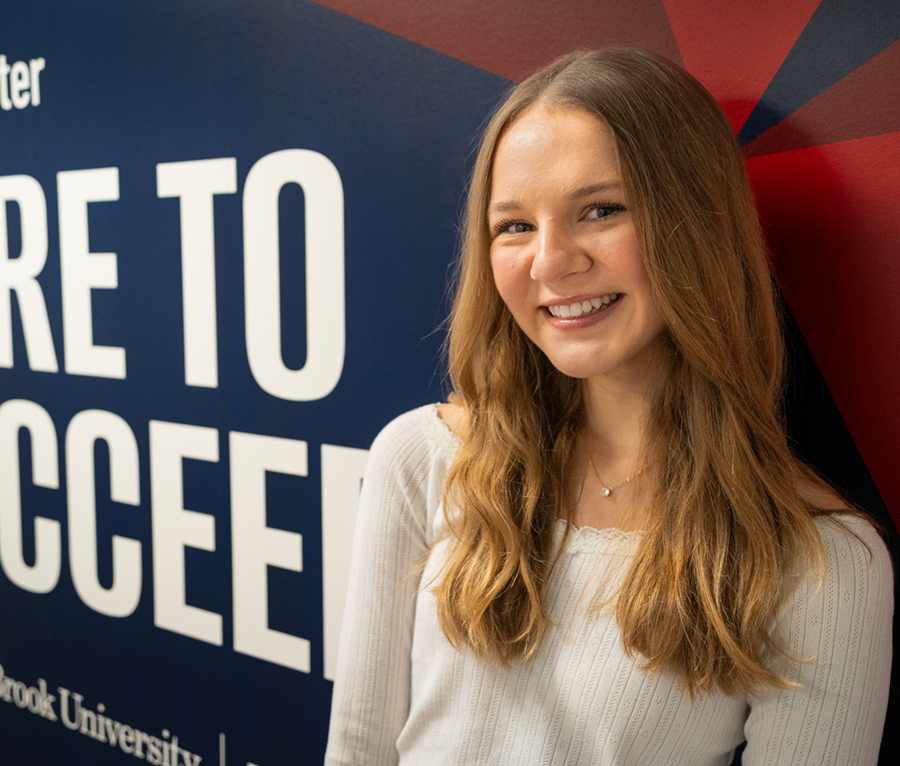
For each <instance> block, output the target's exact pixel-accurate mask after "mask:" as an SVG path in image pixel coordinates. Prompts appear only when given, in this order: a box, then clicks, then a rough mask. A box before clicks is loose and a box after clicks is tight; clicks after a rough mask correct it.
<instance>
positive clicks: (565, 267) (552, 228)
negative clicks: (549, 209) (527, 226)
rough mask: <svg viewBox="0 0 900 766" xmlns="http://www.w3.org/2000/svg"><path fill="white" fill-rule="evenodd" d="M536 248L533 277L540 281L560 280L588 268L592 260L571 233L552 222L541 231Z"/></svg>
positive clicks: (549, 282)
mask: <svg viewBox="0 0 900 766" xmlns="http://www.w3.org/2000/svg"><path fill="white" fill-rule="evenodd" d="M535 247H536V248H537V252H535V254H534V259H533V260H532V262H531V278H532V279H535V280H537V281H539V282H544V283H547V284H552V283H554V282H560V281H562V280H563V279H565V278H566V277H567V276H569V275H571V274H581V273H583V272H585V271H587V270H588V269H589V268H591V264H592V263H593V261H592V260H591V257H590V256H589V255H588V254H587V253H586V252H585V251H584V250H583V249H582V248H581V247H580V246H579V244H578V242H577V241H576V238H575V237H574V236H573V235H572V233H571V232H569V231H567V230H566V229H565V228H564V227H562V226H559V225H557V224H555V223H552V222H551V223H548V224H545V225H544V226H542V227H541V228H540V229H539V230H538V236H537V238H536V241H535Z"/></svg>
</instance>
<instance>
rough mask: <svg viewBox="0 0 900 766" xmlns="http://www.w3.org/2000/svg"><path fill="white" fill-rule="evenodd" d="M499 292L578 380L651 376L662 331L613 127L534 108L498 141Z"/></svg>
mask: <svg viewBox="0 0 900 766" xmlns="http://www.w3.org/2000/svg"><path fill="white" fill-rule="evenodd" d="M488 226H489V229H490V234H491V248H490V258H491V268H492V270H493V274H494V282H495V284H496V285H497V290H498V291H499V293H500V296H501V297H502V298H503V300H504V302H505V303H506V305H507V306H508V307H509V310H510V311H511V312H512V315H513V317H514V318H515V320H516V322H517V323H518V325H519V327H521V328H522V331H523V332H524V333H525V334H526V335H527V336H528V337H529V338H530V339H531V340H532V341H533V342H534V343H535V344H536V345H537V346H538V347H539V348H540V349H541V350H542V351H543V352H544V353H545V354H546V355H547V357H548V358H549V359H550V361H551V362H552V363H553V364H554V365H555V366H556V367H557V368H558V369H559V370H560V371H561V372H563V373H565V374H566V375H570V376H572V377H576V378H595V377H602V376H621V375H623V374H635V373H637V374H642V373H645V372H647V365H648V364H654V361H653V358H654V354H653V351H654V350H655V348H656V346H657V344H658V342H659V337H660V334H661V332H662V329H663V320H662V316H661V313H660V310H659V305H658V303H657V300H656V298H655V296H654V294H653V290H652V288H651V286H650V279H649V277H648V275H647V271H646V269H645V268H644V261H643V258H642V256H641V251H640V247H639V246H638V239H637V233H636V231H635V225H634V219H633V218H632V215H631V212H630V211H629V209H628V204H627V200H626V194H625V189H624V188H623V187H622V182H621V174H620V171H619V161H618V158H617V156H616V149H615V143H614V140H613V137H612V134H611V132H610V130H609V128H608V127H607V126H606V125H605V124H604V123H602V122H601V121H600V120H598V119H597V118H595V117H593V116H591V115H589V114H587V113H586V112H584V111H582V110H580V109H575V108H570V107H544V106H535V107H532V108H531V109H529V110H528V111H527V112H525V113H524V114H523V115H522V116H521V117H519V118H518V119H517V120H516V121H515V122H514V123H513V124H512V125H511V126H510V127H509V128H508V129H507V131H506V133H504V135H503V136H502V138H501V139H500V142H499V143H498V145H497V150H496V155H495V159H494V169H493V175H492V178H491V197H490V205H489V208H488Z"/></svg>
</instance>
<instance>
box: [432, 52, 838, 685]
mask: <svg viewBox="0 0 900 766" xmlns="http://www.w3.org/2000/svg"><path fill="white" fill-rule="evenodd" d="M537 104H540V105H543V106H554V107H555V106H560V107H570V108H575V109H580V110H583V111H584V112H587V113H588V114H591V115H593V116H595V117H596V118H597V119H598V120H600V121H602V122H603V123H605V124H606V125H607V126H608V127H609V129H610V130H611V132H612V135H613V136H614V139H615V144H616V148H617V152H618V158H619V163H620V168H621V173H622V181H623V184H624V188H625V190H626V195H627V198H628V204H629V209H630V210H631V211H632V214H633V216H634V220H635V226H636V230H637V235H638V239H639V243H640V246H641V251H642V254H643V258H644V261H645V266H646V270H647V273H648V275H649V278H650V281H651V284H652V286H653V289H654V291H655V294H656V297H657V299H658V302H659V305H660V307H661V311H662V314H663V318H664V321H665V327H666V329H665V331H664V333H665V335H664V338H665V343H666V345H667V346H668V348H669V350H670V356H671V359H672V363H671V370H670V374H669V375H668V378H667V382H666V383H665V384H664V386H663V390H662V392H661V393H660V395H659V396H658V398H657V400H656V401H655V402H654V404H653V408H652V418H651V422H650V426H649V429H648V435H647V442H648V443H647V445H646V447H645V450H646V454H648V455H650V456H651V457H652V458H653V460H654V465H655V466H657V467H658V468H659V472H658V476H659V481H658V483H657V486H656V487H655V489H654V490H653V492H654V497H653V503H654V508H655V509H657V510H655V511H654V513H653V515H652V518H651V519H650V520H649V522H648V528H647V529H646V530H645V532H644V534H643V535H642V537H641V540H640V543H639V547H638V550H637V555H636V557H635V560H634V563H633V564H632V565H631V569H630V572H629V573H628V575H627V576H626V577H625V578H624V580H623V584H622V586H621V587H620V589H619V591H618V592H617V595H616V598H615V601H614V608H615V615H616V619H617V622H618V624H619V626H620V629H621V634H622V641H623V644H624V646H625V648H626V650H627V651H629V652H630V653H631V654H632V655H635V654H640V655H642V656H643V657H644V658H645V659H646V664H645V669H646V670H647V671H648V672H658V671H661V670H668V671H672V672H674V673H675V674H676V675H677V676H678V677H680V678H681V679H682V680H683V681H684V683H685V684H686V686H687V688H688V689H689V690H690V691H691V693H692V694H693V693H694V692H695V691H697V690H699V691H709V690H713V689H720V690H721V691H723V692H725V693H726V694H738V693H751V692H752V691H753V690H754V689H758V688H760V687H761V686H765V685H772V686H777V687H786V686H788V683H787V682H786V681H785V680H784V679H782V678H781V677H780V676H778V675H777V674H776V673H774V672H773V671H772V670H771V669H770V668H769V666H768V664H767V657H770V656H772V654H773V653H780V649H779V647H778V646H777V644H776V643H775V641H774V639H773V637H772V635H771V633H770V630H771V627H772V619H773V617H774V615H775V614H776V612H777V610H778V609H779V607H780V606H781V605H782V604H783V603H784V601H785V599H786V597H787V591H788V588H789V583H790V582H791V581H792V575H794V574H796V572H797V571H798V567H803V566H810V565H813V564H816V563H818V564H819V565H820V566H823V565H824V564H823V561H824V559H823V558H822V550H821V541H820V539H819V536H818V533H817V531H816V528H815V525H814V521H813V517H814V516H815V515H817V514H820V513H824V512H825V511H821V510H817V509H815V508H813V507H811V505H810V504H809V503H808V502H807V501H806V500H805V499H804V498H803V497H802V496H801V494H800V490H799V485H800V483H801V482H803V481H805V482H810V481H812V482H813V483H814V484H815V485H817V486H819V487H820V488H822V489H825V490H827V491H828V492H829V493H831V494H833V490H831V489H830V488H829V487H827V485H826V484H825V483H824V482H823V481H822V480H821V479H819V478H818V477H816V476H815V475H814V474H813V473H812V471H811V470H810V469H808V468H807V467H806V466H804V465H803V464H802V463H800V462H799V461H798V459H797V458H796V457H795V456H794V455H793V454H792V452H791V450H790V448H789V446H788V442H787V438H786V436H785V431H784V427H783V423H782V418H781V411H780V407H781V384H782V369H783V355H784V351H783V342H782V335H781V328H780V320H779V316H778V311H777V308H776V297H775V287H774V284H773V281H772V277H771V274H770V270H769V266H768V263H767V251H766V246H765V242H764V238H763V235H762V233H761V229H760V225H759V220H758V215H757V211H756V208H755V205H754V201H753V196H752V193H751V191H750V187H749V183H748V180H747V175H746V171H745V168H744V164H743V160H742V158H741V154H740V151H739V149H738V146H737V144H736V142H735V140H734V137H733V134H732V132H731V128H730V126H729V123H728V121H727V119H726V117H725V116H724V114H723V113H722V110H721V109H720V108H719V106H718V104H717V103H716V102H715V100H714V99H713V98H712V96H711V95H710V94H709V93H708V92H707V91H706V89H705V88H703V86H702V85H700V84H699V83H698V82H697V81H696V80H695V79H694V78H693V77H692V76H691V75H690V74H688V73H687V72H685V71H684V70H683V69H681V68H680V67H678V66H676V65H675V64H673V63H671V62H670V61H668V60H666V59H664V58H662V57H661V56H658V55H656V54H653V53H650V52H648V51H645V50H641V49H637V48H625V47H608V48H602V49H599V50H595V51H587V52H585V51H581V52H576V53H572V54H569V55H567V56H564V57H562V58H560V59H558V60H557V61H555V62H553V63H552V64H550V65H549V66H548V67H546V68H545V69H543V70H541V71H540V72H538V73H537V74H535V75H533V76H532V77H530V78H529V79H528V80H526V81H525V82H523V83H522V84H521V85H519V86H517V87H516V88H515V89H514V90H513V91H512V93H511V95H510V96H509V98H508V99H507V100H506V102H505V103H504V104H503V105H502V106H501V107H500V108H499V109H498V111H497V112H496V114H495V115H494V117H493V119H492V120H491V121H490V123H489V125H488V126H487V128H486V131H485V134H484V136H483V139H482V143H481V148H480V151H479V153H478V156H477V160H476V163H475V168H474V172H473V176H472V180H471V184H470V188H469V197H468V207H467V212H466V218H465V222H464V229H463V243H462V254H461V259H460V265H459V271H458V288H457V293H456V298H455V302H454V306H453V311H452V315H451V323H450V337H449V345H448V353H449V367H450V375H451V380H452V383H453V386H454V401H457V402H459V403H460V404H461V405H462V406H463V407H464V408H465V412H466V415H467V432H466V433H465V434H464V438H463V442H462V445H461V447H460V449H459V452H458V455H457V458H456V460H455V462H454V464H453V466H452V468H451V470H450V474H449V477H448V482H447V487H446V490H445V508H454V509H456V511H455V512H453V513H448V521H449V523H450V526H451V529H452V531H453V537H452V542H451V546H450V550H449V554H448V559H447V562H446V564H445V566H444V569H443V571H442V575H441V577H440V578H439V580H438V581H437V582H436V584H435V592H436V594H437V599H438V614H439V618H440V623H441V626H442V629H443V631H444V633H445V635H446V636H447V638H448V640H449V641H450V642H451V643H452V644H453V645H455V646H467V647H469V648H470V649H472V650H473V651H474V652H475V654H476V655H477V656H479V657H482V658H485V659H493V660H495V661H497V662H499V663H500V664H502V665H509V664H510V663H511V662H514V661H523V660H527V659H528V657H529V656H531V655H532V654H533V653H534V651H535V650H536V647H537V645H538V643H539V641H540V639H541V636H542V634H543V631H544V630H545V628H546V625H547V623H548V617H547V613H546V609H545V604H544V597H545V591H546V586H547V582H548V578H549V576H550V572H551V571H552V566H553V563H554V562H553V560H552V558H553V544H552V524H553V520H554V519H555V518H557V517H559V516H563V517H565V516H567V515H568V513H567V509H568V508H569V507H571V504H572V500H573V498H571V497H569V496H568V493H567V489H566V487H567V482H566V478H567V476H569V472H570V471H571V467H572V465H573V464H574V459H575V456H576V440H577V435H578V432H579V429H580V428H581V426H582V425H583V391H582V386H581V383H580V381H578V380H575V379H572V378H569V377H567V376H565V375H563V374H562V373H560V372H559V371H557V370H556V369H555V368H554V367H553V365H552V364H551V363H550V362H549V361H548V360H547V358H546V357H545V356H544V354H543V353H542V352H541V351H540V350H539V349H538V348H537V347H536V346H535V345H534V344H533V343H532V342H531V341H530V340H529V339H528V338H527V337H526V336H525V334H524V333H523V332H522V331H521V330H520V329H519V327H518V326H517V324H516V322H515V320H514V319H513V317H512V315H511V314H510V312H509V310H508V309H507V307H506V306H505V304H504V303H503V301H502V299H501V298H500V295H499V294H498V292H497V289H496V287H495V286H494V280H493V275H492V272H491V267H490V261H489V247H490V238H489V233H488V228H487V208H488V205H489V199H490V194H491V173H492V165H493V160H494V155H495V152H496V148H497V144H498V142H499V141H500V139H501V137H502V136H503V135H504V133H505V131H506V130H507V129H508V128H509V127H510V126H511V125H512V124H513V123H514V122H515V121H516V119H517V118H518V117H520V116H521V115H522V114H523V113H524V112H525V111H526V110H528V109H530V108H531V107H532V106H535V105H537Z"/></svg>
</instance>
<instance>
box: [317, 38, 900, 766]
mask: <svg viewBox="0 0 900 766" xmlns="http://www.w3.org/2000/svg"><path fill="white" fill-rule="evenodd" d="M782 356H783V348H782V340H781V335H780V328H779V323H778V314H777V310H776V305H775V299H774V290H773V285H772V281H771V276H770V274H769V270H768V266H767V262H766V251H765V246H764V241H763V238H762V235H761V233H760V228H759V223H758V220H757V215H756V211H755V208H754V205H753V200H752V196H751V194H750V191H749V186H748V184H747V179H746V175H745V172H744V168H743V163H742V160H741V157H740V153H739V151H738V149H737V146H736V144H735V142H734V138H733V136H732V134H731V132H730V128H729V125H728V122H727V120H726V119H725V117H724V116H723V114H722V112H721V110H720V109H719V108H718V106H717V105H716V103H715V102H714V100H713V99H712V97H711V96H710V95H709V94H708V93H707V92H706V91H705V90H704V89H703V87H702V86H700V85H699V83H697V82H696V81H695V80H694V79H693V78H692V77H691V76H690V75H688V74H687V73H686V72H684V71H683V70H682V69H680V68H679V67H677V66H675V65H673V64H671V63H670V62H668V61H666V60H665V59H662V58H661V57H659V56H656V55H654V54H651V53H648V52H646V51H642V50H639V49H634V48H605V49H601V50H598V51H593V52H580V53H574V54H571V55H569V56H566V57H563V58H562V59H560V60H558V61H557V62H555V63H553V64H551V65H550V66H549V67H547V68H546V69H544V70H542V71H540V72H538V73H537V74H535V75H534V76H532V77H531V78H529V80H527V81H526V82H524V83H523V84H522V85H520V86H518V87H517V88H516V89H515V90H514V91H513V92H512V94H511V95H510V97H509V99H508V100H507V101H506V103H505V104H504V105H503V106H501V107H500V109H499V110H498V112H497V114H496V115H495V116H494V118H493V120H492V121H491V123H490V125H489V126H488V128H487V130H486V133H485V136H484V138H483V140H482V145H481V149H480V152H479V155H478V160H477V162H476V167H475V171H474V175H473V179H472V184H471V189H470V196H469V206H468V212H467V219H466V227H465V236H464V243H463V255H462V259H461V264H460V277H459V287H458V291H457V296H456V302H455V304H454V309H453V316H452V322H451V332H450V344H449V361H450V370H451V375H452V379H453V383H454V389H455V390H454V393H453V395H452V396H451V400H452V402H453V403H452V404H445V405H440V406H437V407H427V408H422V409H420V410H416V411H413V412H411V413H407V414H406V415H404V416H402V417H400V418H398V419H397V420H396V421H394V422H393V423H392V424H390V425H389V426H388V427H387V428H386V429H385V430H384V431H383V432H382V434H381V435H380V436H379V438H378V439H377V440H376V442H375V444H374V445H373V448H372V453H371V458H370V462H369V467H368V473H367V477H366V480H365V482H364V486H363V496H362V500H361V507H360V521H359V526H358V531H357V541H356V548H355V553H354V565H353V566H354V570H353V573H352V575H351V577H352V583H353V584H352V586H351V591H350V594H349V598H348V608H347V614H346V617H345V622H344V625H345V628H344V630H345V633H344V636H343V639H342V644H341V655H340V660H339V673H338V680H337V684H336V686H335V697H334V710H333V715H332V723H331V732H330V740H329V750H328V756H327V760H328V762H329V763H333V764H337V763H378V764H381V763H398V762H399V763H404V764H420V763H459V764H512V763H516V764H531V763H533V764H563V763H565V764H596V763H604V764H606V763H608V764H671V765H674V764H685V765H686V764H690V765H691V766H698V765H701V766H703V765H712V764H722V765H723V766H724V765H726V764H728V763H730V762H731V759H732V756H733V753H734V751H735V748H737V747H738V746H739V745H740V744H741V743H742V742H744V741H745V740H746V750H745V752H744V756H743V762H744V763H762V762H765V763H768V764H780V765H782V766H787V765H788V764H798V763H808V764H817V766H818V765H821V764H833V765H834V766H838V764H872V763H875V761H876V759H877V754H878V742H879V739H880V732H881V728H882V726H883V722H884V712H885V706H886V700H887V679H888V675H889V674H888V670H889V667H890V658H891V657H890V654H891V648H890V640H891V633H890V622H891V611H892V572H891V564H890V561H889V558H888V554H887V551H886V549H885V547H884V544H883V543H882V541H881V540H880V538H879V536H878V534H877V533H876V531H875V530H874V529H873V527H872V525H871V524H870V523H869V522H868V520H867V519H866V518H865V517H864V516H863V515H862V514H860V513H858V512H857V511H855V510H854V509H852V508H851V507H849V506H848V504H847V503H846V502H845V501H844V500H843V499H842V498H840V497H839V496H838V495H837V493H836V492H835V491H834V490H833V489H832V488H831V487H830V486H829V485H828V484H827V483H826V482H825V481H824V480H822V479H821V478H819V477H818V476H816V475H815V474H814V473H813V472H812V471H811V470H810V469H809V468H807V467H806V466H805V465H803V464H802V463H800V462H799V461H798V460H797V459H796V458H795V457H794V456H793V455H792V453H791V450H790V448H789V446H788V443H787V439H786V437H785V435H784V431H783V429H782V425H781V420H780V415H779V412H780V407H781V399H780V392H781V368H782ZM601 475H602V477H603V478H601Z"/></svg>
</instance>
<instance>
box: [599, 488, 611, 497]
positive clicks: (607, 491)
mask: <svg viewBox="0 0 900 766" xmlns="http://www.w3.org/2000/svg"><path fill="white" fill-rule="evenodd" d="M612 491H613V488H612V487H603V489H601V490H600V494H601V495H603V497H609V496H610V495H611V494H612Z"/></svg>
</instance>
